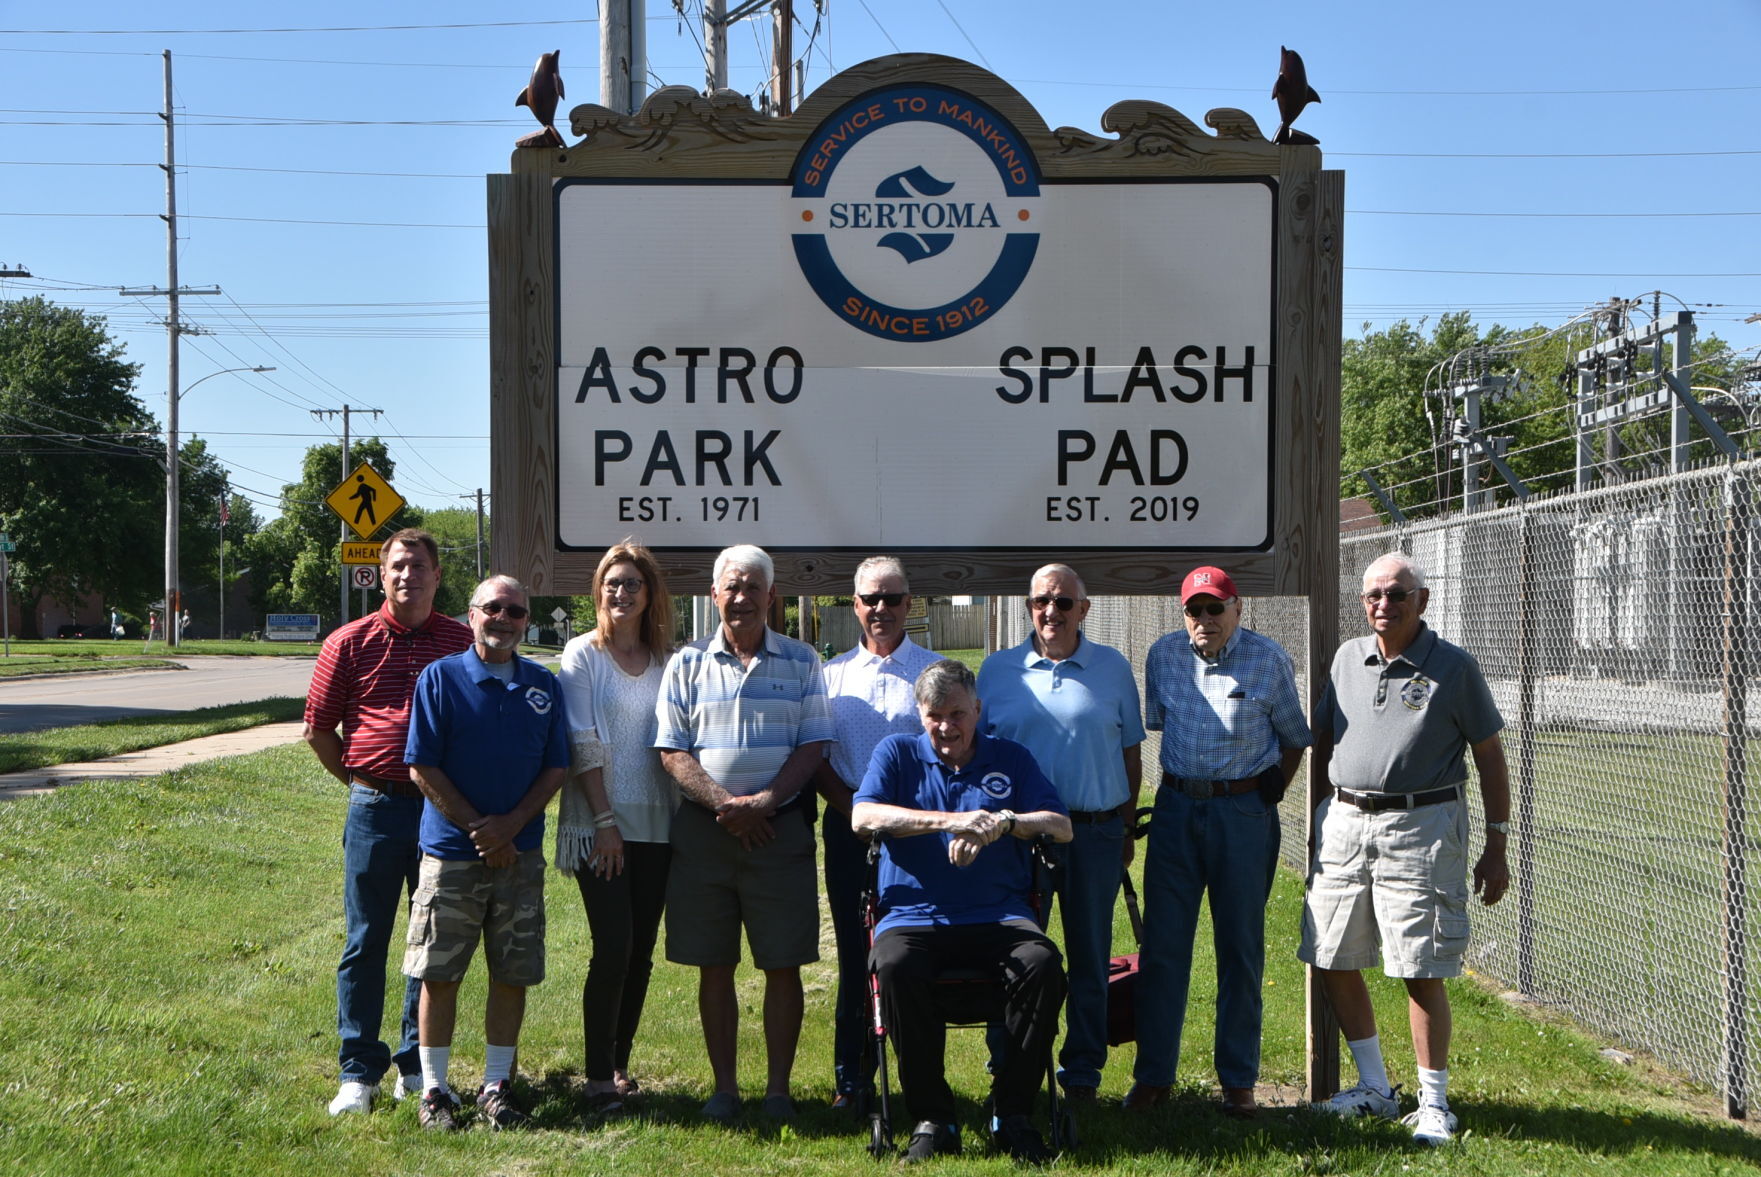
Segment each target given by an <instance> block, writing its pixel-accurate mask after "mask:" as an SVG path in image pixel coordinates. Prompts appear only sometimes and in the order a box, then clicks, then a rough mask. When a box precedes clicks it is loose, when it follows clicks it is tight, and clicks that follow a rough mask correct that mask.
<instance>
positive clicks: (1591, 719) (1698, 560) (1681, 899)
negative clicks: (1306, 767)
mask: <svg viewBox="0 0 1761 1177" xmlns="http://www.w3.org/2000/svg"><path fill="white" fill-rule="evenodd" d="M1758 484H1761V463H1755V462H1745V463H1739V464H1720V465H1718V466H1717V467H1715V468H1708V469H1702V470H1697V471H1691V472H1688V473H1685V474H1677V475H1670V476H1666V477H1662V478H1655V479H1648V480H1645V481H1642V482H1633V483H1629V484H1627V485H1624V486H1616V487H1608V488H1604V489H1599V490H1592V491H1586V492H1580V493H1575V494H1563V495H1558V496H1553V497H1548V498H1536V499H1531V500H1529V501H1528V502H1527V503H1526V504H1522V505H1518V506H1513V507H1507V508H1503V509H1499V510H1493V511H1483V512H1477V513H1473V514H1466V515H1455V516H1451V517H1447V518H1443V519H1437V520H1428V521H1423V522H1411V523H1406V524H1402V525H1398V526H1390V527H1381V528H1373V529H1368V530H1359V531H1351V532H1346V533H1344V534H1342V535H1341V536H1340V567H1339V588H1340V591H1339V599H1340V617H1339V622H1340V626H1339V634H1340V638H1341V640H1344V639H1347V638H1352V637H1357V636H1361V635H1363V634H1367V633H1368V632H1369V629H1368V626H1367V625H1366V624H1365V621H1364V617H1363V612H1362V609H1361V607H1360V606H1359V604H1358V601H1357V593H1358V591H1359V588H1360V586H1361V575H1362V571H1363V569H1364V568H1365V567H1366V566H1368V565H1369V563H1370V562H1371V561H1372V560H1374V559H1375V558H1376V557H1377V556H1379V555H1381V554H1383V553H1384V552H1388V551H1392V550H1396V549H1399V550H1404V551H1407V552H1409V553H1410V554H1411V555H1412V556H1413V557H1414V558H1415V559H1416V560H1417V561H1418V562H1419V564H1420V565H1421V566H1422V567H1423V568H1424V569H1425V571H1426V578H1427V584H1428V586H1429V587H1430V589H1431V597H1430V604H1429V608H1428V611H1427V613H1426V620H1427V621H1428V622H1429V624H1430V625H1431V626H1432V627H1433V628H1434V629H1436V630H1437V632H1438V633H1439V634H1440V635H1442V636H1443V637H1445V638H1447V639H1449V640H1450V641H1453V642H1455V643H1457V644H1458V645H1461V646H1463V647H1465V648H1466V649H1467V650H1469V651H1471V652H1472V653H1473V654H1474V655H1475V656H1476V657H1477V658H1478V659H1479V661H1480V665H1481V667H1482V668H1483V669H1484V671H1485V673H1486V677H1487V680H1488V681H1489V682H1490V684H1491V687H1492V692H1493V695H1494V697H1495V698H1496V699H1497V702H1498V706H1499V709H1500V710H1501V711H1502V712H1503V715H1504V720H1505V724H1506V726H1505V730H1504V749H1505V755H1506V757H1507V759H1508V761H1509V765H1510V779H1511V819H1512V820H1511V836H1510V844H1509V855H1510V865H1511V873H1512V876H1513V879H1512V886H1511V891H1510V893H1509V895H1508V896H1507V897H1506V898H1505V899H1504V901H1503V902H1501V903H1500V904H1498V905H1497V906H1496V907H1492V908H1486V907H1483V906H1480V905H1479V904H1477V903H1476V904H1475V905H1474V907H1473V916H1474V921H1475V930H1474V938H1473V942H1472V945H1471V947H1470V950H1469V952H1470V961H1469V965H1470V967H1471V968H1472V969H1473V970H1474V971H1475V972H1476V973H1479V974H1482V975H1484V976H1487V977H1490V978H1493V979H1495V980H1496V981H1498V982H1499V983H1501V984H1503V985H1504V986H1506V987H1508V988H1510V989H1512V990H1515V991H1516V992H1518V993H1520V994H1522V995H1523V996H1525V997H1526V998H1529V999H1531V1000H1534V1001H1536V1002H1539V1003H1542V1004H1545V1005H1548V1006H1551V1007H1553V1008H1556V1009H1559V1010H1562V1011H1564V1012H1566V1013H1569V1014H1570V1015H1571V1016H1573V1017H1574V1018H1576V1019H1577V1020H1578V1021H1580V1022H1582V1023H1583V1024H1584V1025H1586V1026H1589V1027H1592V1028H1594V1029H1595V1030H1598V1031H1600V1032H1603V1033H1606V1034H1608V1035H1610V1036H1612V1037H1614V1038H1616V1039H1618V1040H1620V1041H1622V1042H1624V1043H1626V1044H1628V1045H1630V1046H1632V1047H1636V1048H1639V1049H1643V1050H1647V1051H1650V1052H1652V1053H1653V1054H1655V1055H1656V1056H1657V1057H1658V1058H1659V1059H1661V1060H1663V1061H1664V1062H1665V1063H1667V1064H1668V1065H1670V1066H1672V1067H1674V1068H1676V1069H1678V1070H1680V1071H1681V1072H1683V1073H1685V1074H1686V1075H1688V1076H1689V1077H1691V1078H1693V1079H1695V1080H1698V1081H1700V1082H1704V1083H1708V1084H1711V1085H1715V1086H1717V1087H1719V1088H1720V1089H1721V1090H1723V1091H1724V1093H1725V1098H1726V1105H1727V1110H1728V1111H1729V1112H1730V1113H1731V1114H1732V1115H1744V1114H1746V1110H1747V1104H1748V1101H1749V1085H1750V1082H1751V1079H1750V1076H1751V1064H1750V1060H1749V1052H1750V1044H1751V1043H1753V1042H1754V1041H1756V1037H1757V1031H1758V1030H1761V992H1757V990H1758V989H1761V986H1757V985H1752V984H1751V982H1750V978H1751V977H1761V936H1758V935H1755V934H1752V932H1751V929H1758V930H1761V893H1758V892H1761V887H1757V886H1752V885H1751V882H1750V880H1751V879H1761V828H1758V829H1751V828H1750V823H1749V812H1748V810H1749V804H1748V791H1749V782H1750V769H1749V766H1750V764H1751V763H1752V762H1754V763H1756V764H1758V765H1761V760H1754V759H1752V754H1753V753H1755V752H1757V751H1758V749H1757V748H1756V745H1755V740H1756V738H1757V736H1758V735H1761V706H1757V707H1756V708H1755V709H1754V714H1751V708H1750V707H1749V701H1748V683H1749V678H1750V669H1751V667H1752V666H1755V665H1761V614H1758V611H1757V604H1758V598H1761V592H1758V589H1757V582H1758V581H1761V560H1758V559H1757V550H1756V543H1755V538H1754V537H1755V531H1756V528H1757V526H1758V525H1761V524H1758V522H1757V512H1758V509H1761V502H1758V496H1757V486H1758ZM1079 571H1080V569H1079ZM1181 571H1184V570H1181ZM1176 584H1177V581H1175V580H1174V579H1173V577H1172V576H1171V578H1170V584H1169V595H1167V596H1162V597H1155V598H1147V597H1137V598H1128V597H1117V598H1097V599H1096V600H1095V603H1094V605H1093V608H1092V610H1091V612H1090V614H1089V618H1088V621H1087V624H1086V626H1085V631H1086V632H1087V633H1088V635H1089V636H1090V637H1092V638H1093V639H1094V640H1096V641H1099V642H1103V643H1105V644H1107V645H1111V646H1114V647H1117V648H1118V649H1119V650H1121V651H1122V652H1123V653H1124V654H1125V655H1126V656H1127V657H1128V658H1129V659H1130V660H1131V662H1132V664H1133V665H1134V666H1136V667H1138V668H1139V673H1140V675H1141V668H1142V666H1143V660H1144V655H1145V653H1146V652H1147V651H1148V649H1149V646H1150V644H1151V643H1152V642H1154V641H1155V640H1156V638H1158V637H1160V636H1161V635H1162V634H1164V633H1168V632H1170V631H1172V630H1175V629H1178V628H1180V626H1181V624H1182V622H1181V617H1180V612H1179V605H1178V602H1176V601H1175V599H1174V597H1173V592H1174V590H1175V587H1176ZM1023 587H1024V589H1025V586H1023ZM994 610H995V614H994V625H995V631H996V645H997V646H1009V645H1013V644H1015V643H1018V642H1021V641H1025V640H1026V639H1027V637H1028V634H1029V625H1028V617H1027V611H1026V608H1025V607H1024V606H1023V605H1022V602H1021V597H1019V596H1016V597H1002V598H998V599H997V601H996V604H995V606H994ZM1244 623H1245V624H1247V625H1248V626H1250V627H1251V628H1253V629H1255V630H1258V631H1259V632H1261V633H1264V634H1266V635H1268V636H1270V637H1273V638H1275V639H1277V640H1278V641H1279V642H1281V643H1282V644H1283V646H1284V648H1285V649H1286V650H1287V651H1289V652H1290V655H1291V658H1292V660H1293V661H1294V662H1295V664H1296V670H1297V676H1298V680H1299V686H1300V688H1301V690H1302V693H1303V697H1304V698H1305V699H1307V698H1309V697H1310V694H1309V682H1308V679H1309V675H1310V671H1311V668H1310V667H1309V666H1308V665H1307V649H1308V607H1307V603H1306V602H1305V601H1303V600H1302V599H1300V598H1270V599H1266V598H1262V599H1258V600H1250V601H1248V602H1247V606H1246V610H1245V614H1244ZM1319 672H1320V673H1325V667H1322V668H1319ZM1157 751H1158V748H1157V737H1156V735H1155V733H1151V735H1150V742H1149V743H1147V744H1146V745H1145V747H1144V763H1145V765H1146V766H1153V765H1154V764H1155V763H1156V762H1157V761H1156V754H1157ZM1469 769H1470V774H1471V769H1472V762H1471V759H1470V761H1469ZM1152 771H1153V770H1152ZM1301 786H1302V782H1300V781H1299V782H1298V783H1297V785H1296V786H1295V787H1293V788H1292V789H1291V792H1290V794H1289V796H1288V797H1287V798H1286V800H1285V803H1284V813H1283V817H1284V857H1285V859H1286V861H1287V862H1288V863H1289V864H1290V865H1291V866H1293V867H1296V868H1298V869H1301V868H1302V867H1303V865H1304V857H1305V848H1304V817H1303V813H1302V804H1303V800H1302V799H1303V796H1304V792H1305V790H1304V789H1303V788H1302V787H1301ZM1470 793H1471V795H1472V796H1473V797H1474V801H1473V803H1472V806H1471V808H1472V812H1473V814H1474V819H1473V829H1474V833H1473V846H1472V847H1471V848H1470V854H1471V855H1473V856H1475V857H1477V856H1478V854H1479V851H1480V846H1481V844H1482V838H1483V829H1482V813H1481V808H1480V805H1479V801H1478V782H1477V781H1473V782H1472V783H1471V784H1470ZM1757 825H1758V826H1761V822H1758V823H1757ZM1290 934H1291V936H1292V937H1294V934H1295V933H1294V929H1291V930H1290ZM1286 947H1288V946H1286ZM1276 950H1279V951H1282V950H1283V948H1279V949H1276Z"/></svg>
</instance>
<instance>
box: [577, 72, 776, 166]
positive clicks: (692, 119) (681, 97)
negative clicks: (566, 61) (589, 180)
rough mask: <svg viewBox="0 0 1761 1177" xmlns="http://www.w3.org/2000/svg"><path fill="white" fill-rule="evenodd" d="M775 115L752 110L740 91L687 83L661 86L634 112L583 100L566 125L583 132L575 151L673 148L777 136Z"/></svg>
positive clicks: (757, 140)
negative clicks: (706, 89) (706, 91)
mask: <svg viewBox="0 0 1761 1177" xmlns="http://www.w3.org/2000/svg"><path fill="white" fill-rule="evenodd" d="M778 121H779V120H777V119H773V118H771V117H770V116H769V115H765V114H761V113H760V112H758V111H757V110H754V109H753V107H752V103H751V101H750V100H748V99H747V97H746V96H745V95H744V94H741V93H739V92H737V91H734V90H717V91H716V92H715V93H714V94H711V95H709V96H708V97H705V96H704V95H703V94H700V93H698V92H697V91H696V90H693V89H691V87H689V86H663V87H661V88H660V89H658V90H656V91H654V93H652V94H650V95H649V96H648V99H647V101H645V102H643V104H642V109H641V110H639V111H637V112H636V113H635V114H633V115H627V114H619V113H618V112H617V111H615V110H612V109H610V108H609V107H604V106H600V105H598V104H596V103H584V104H582V105H580V106H577V107H575V108H574V109H573V110H571V111H570V112H569V129H570V130H572V131H573V132H574V133H575V134H576V135H579V136H581V137H582V138H583V140H584V142H582V143H579V144H577V145H576V146H575V147H574V148H573V149H572V150H573V151H574V152H582V151H589V152H591V151H596V150H607V149H620V150H632V151H653V152H663V153H665V152H672V151H677V150H681V149H686V148H692V147H702V146H707V145H710V144H713V143H722V144H727V143H755V142H764V141H767V140H770V139H773V138H775V137H776V125H777V123H778Z"/></svg>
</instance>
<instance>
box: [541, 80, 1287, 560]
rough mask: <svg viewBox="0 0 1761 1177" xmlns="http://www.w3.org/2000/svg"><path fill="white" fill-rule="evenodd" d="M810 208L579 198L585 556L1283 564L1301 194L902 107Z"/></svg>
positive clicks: (848, 135)
mask: <svg viewBox="0 0 1761 1177" xmlns="http://www.w3.org/2000/svg"><path fill="white" fill-rule="evenodd" d="M794 176H795V179H794V181H793V183H780V184H767V183H732V182H703V183H699V182H677V183H666V184H649V183H628V182H619V181H609V180H607V181H601V180H560V181H558V182H557V185H556V192H555V198H556V216H557V241H558V264H557V274H558V290H557V307H558V331H557V340H558V368H557V373H556V378H557V388H556V395H557V439H556V440H557V453H558V454H559V455H560V457H559V460H558V466H559V478H558V504H557V506H558V510H557V520H558V524H557V527H558V542H559V544H560V546H562V547H565V548H583V549H598V548H602V547H604V546H606V545H607V544H609V543H612V542H615V541H616V540H617V539H619V538H621V537H623V536H625V535H629V534H632V533H634V534H636V535H639V536H640V537H641V538H642V539H643V540H644V541H645V542H647V543H650V544H653V545H655V546H664V547H667V548H720V547H722V546H725V545H726V544H728V543H730V542H735V541H745V542H753V543H758V544H761V545H763V546H766V547H777V548H784V549H786V548H796V549H811V550H816V551H836V550H861V551H874V550H877V549H886V550H893V551H906V550H912V549H926V548H933V549H950V548H951V549H965V550H983V549H989V548H1048V549H1055V550H1057V551H1060V552H1069V551H1080V550H1083V549H1091V550H1092V549H1108V548H1174V549H1180V548H1194V549H1198V548H1203V549H1209V550H1232V549H1233V550H1263V549H1265V548H1267V547H1268V546H1269V545H1270V543H1271V538H1272V535H1273V520H1272V474H1273V460H1274V453H1273V438H1272V420H1273V413H1272V396H1273V387H1274V381H1273V363H1274V359H1275V357H1274V355H1273V332H1272V307H1273V300H1274V257H1273V247H1272V242H1273V232H1274V225H1275V217H1276V211H1277V210H1276V199H1277V194H1276V190H1275V187H1274V186H1273V185H1271V184H1269V183H1267V182H1266V181H1263V180H1258V179H1256V180H1218V181H1203V180H1168V181H1162V182H1142V181H1138V182H1131V183H1126V182H1106V181H1100V182H1094V183H1058V184H1045V185H1042V184H1041V183H1040V181H1039V179H1038V167H1037V164H1036V163H1035V162H1034V160H1033V159H1032V157H1031V154H1030V153H1029V151H1028V150H1027V148H1026V146H1025V144H1024V143H1023V142H1022V141H1021V140H1020V139H1019V138H1018V137H1017V136H1016V134H1015V132H1014V130H1013V128H1011V127H1010V126H1009V125H1008V124H1007V123H1006V122H1005V121H1004V120H1003V119H1002V118H1001V117H1000V116H998V115H996V114H995V113H994V112H992V111H991V110H989V109H988V108H987V107H985V106H984V105H983V104H982V103H979V102H977V101H976V100H974V99H972V98H970V97H969V96H967V95H965V94H963V93H960V92H958V91H954V90H951V89H947V88H943V87H937V86H930V85H909V86H898V87H893V88H889V89H886V90H881V91H876V92H874V93H871V94H869V95H866V96H864V97H863V98H861V99H858V100H856V101H854V102H852V103H849V104H847V105H846V106H845V107H843V108H842V109H841V110H839V111H838V112H836V113H834V114H833V115H832V116H831V117H829V118H828V119H827V120H826V121H825V122H824V123H823V124H822V125H821V127H820V129H819V130H818V131H816V132H815V134H814V135H813V136H812V137H811V138H810V139H809V141H808V146H807V147H806V148H805V149H804V150H803V152H802V154H801V156H800V158H799V160H798V162H797V164H796V167H795V170H794Z"/></svg>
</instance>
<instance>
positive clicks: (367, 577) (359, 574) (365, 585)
mask: <svg viewBox="0 0 1761 1177" xmlns="http://www.w3.org/2000/svg"><path fill="white" fill-rule="evenodd" d="M349 581H350V583H352V584H353V585H354V586H355V587H356V588H358V589H370V588H372V587H373V586H374V585H376V584H378V583H379V567H378V565H375V564H355V565H353V566H351V567H350V568H349Z"/></svg>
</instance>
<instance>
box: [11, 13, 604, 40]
mask: <svg viewBox="0 0 1761 1177" xmlns="http://www.w3.org/2000/svg"><path fill="white" fill-rule="evenodd" d="M598 23H599V20H598V18H596V17H594V18H580V19H573V20H493V21H474V22H469V23H463V22H461V23H456V24H430V25H307V26H303V27H286V28H260V29H0V35H4V36H14V37H61V36H66V37H186V36H208V35H238V34H250V33H404V32H418V31H422V30H430V29H529V28H543V27H549V26H554V25H596V24H598Z"/></svg>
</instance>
